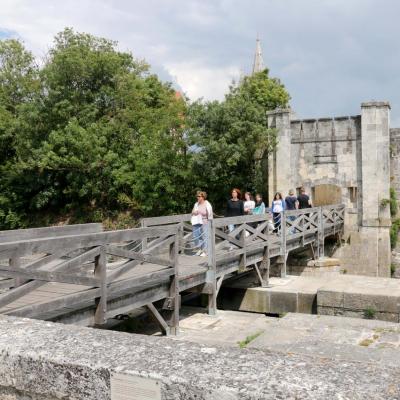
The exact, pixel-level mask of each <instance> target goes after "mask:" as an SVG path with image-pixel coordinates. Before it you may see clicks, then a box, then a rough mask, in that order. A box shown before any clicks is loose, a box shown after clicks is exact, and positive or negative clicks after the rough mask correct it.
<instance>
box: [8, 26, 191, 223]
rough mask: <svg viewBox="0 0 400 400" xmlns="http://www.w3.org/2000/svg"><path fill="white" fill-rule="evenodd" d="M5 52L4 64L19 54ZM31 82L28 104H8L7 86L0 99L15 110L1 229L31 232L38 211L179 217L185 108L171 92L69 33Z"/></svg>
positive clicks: (134, 65) (99, 43)
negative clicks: (169, 214) (34, 82)
mask: <svg viewBox="0 0 400 400" xmlns="http://www.w3.org/2000/svg"><path fill="white" fill-rule="evenodd" d="M14 45H15V46H14V48H13V49H11V50H10V51H9V53H10V55H9V56H8V57H9V58H10V59H12V58H14V59H18V57H20V56H19V53H21V52H22V53H23V54H25V53H24V52H25V50H24V49H23V46H22V45H21V44H20V43H18V42H15V43H14ZM26 54H29V53H26ZM20 58H21V57H20ZM28 58H29V57H28ZM28 58H27V59H28ZM29 60H33V59H32V58H30V59H29ZM3 65H4V66H5V67H4V68H2V66H3ZM7 65H8V64H6V63H3V64H2V65H1V66H0V76H2V74H3V75H4V74H5V73H6V72H7V68H6V66H7ZM17 78H18V77H17ZM22 78H23V76H22V77H19V78H18V79H16V82H17V83H18V82H19V84H20V86H21V87H23V84H24V81H23V79H22ZM37 79H38V82H39V84H38V85H37V86H38V89H37V90H36V91H35V92H34V93H33V95H32V96H27V95H24V96H21V97H19V98H17V95H18V93H19V92H21V89H19V86H18V85H14V86H9V85H6V86H7V90H8V92H7V94H6V95H5V96H3V97H4V100H3V99H1V100H0V106H2V107H3V108H5V109H6V110H8V108H11V107H8V103H10V104H13V105H14V108H16V109H17V110H18V113H17V115H16V118H15V121H13V124H11V123H10V124H8V125H13V126H14V130H13V131H11V130H10V129H7V134H10V132H17V133H18V135H17V136H16V137H15V141H14V142H13V143H12V144H11V146H10V147H9V150H8V151H9V153H10V157H9V159H8V160H7V162H5V163H4V164H3V165H2V166H1V172H2V174H1V177H0V192H1V193H2V198H1V199H0V226H2V227H16V226H22V225H30V224H32V223H34V221H35V219H36V217H37V215H43V214H46V213H50V214H54V216H55V218H60V216H61V215H62V214H68V215H72V216H74V215H82V216H83V221H90V220H96V219H102V218H104V216H105V215H107V214H109V213H116V212H118V211H119V210H124V209H127V208H128V209H134V210H135V211H140V212H146V213H149V212H150V210H163V212H173V211H175V210H178V209H180V204H182V201H181V198H179V197H176V196H175V195H174V194H175V193H178V192H180V191H182V190H183V189H182V185H183V184H184V182H186V181H185V179H186V172H185V171H186V170H185V169H184V166H185V165H186V163H187V155H186V151H185V143H184V141H183V136H182V131H183V122H182V121H183V118H184V113H185V107H186V105H185V102H184V101H180V100H179V101H178V99H176V97H175V91H174V90H173V89H172V88H171V86H170V84H167V83H162V82H160V81H159V79H158V78H157V77H156V76H155V75H152V74H150V73H149V72H148V66H147V65H146V64H145V63H144V62H139V61H137V60H135V59H134V58H133V56H132V55H131V54H130V53H126V52H120V51H119V50H118V49H117V44H116V43H115V42H112V41H109V40H107V39H103V38H97V37H94V36H92V35H88V34H82V33H76V32H74V31H73V30H72V29H65V30H64V31H63V32H61V33H60V34H58V35H57V36H56V38H55V41H54V46H53V47H52V48H51V50H50V51H49V54H48V56H47V58H46V60H45V63H44V64H43V66H42V68H41V69H40V70H37ZM13 99H15V101H14V102H12V100H13ZM7 107H8V108H7ZM7 112H9V111H7ZM3 121H6V119H3ZM0 129H1V126H0ZM11 150H12V151H11ZM157 152H159V153H160V154H157ZM175 172H176V173H178V172H179V174H178V175H179V176H181V177H182V178H179V176H178V175H177V176H176V178H175V177H174V174H175ZM151 174H154V175H151ZM171 194H172V195H171ZM169 198H171V200H169ZM172 199H173V200H172ZM7 215H10V216H12V218H11V217H7ZM11 219H12V221H11Z"/></svg>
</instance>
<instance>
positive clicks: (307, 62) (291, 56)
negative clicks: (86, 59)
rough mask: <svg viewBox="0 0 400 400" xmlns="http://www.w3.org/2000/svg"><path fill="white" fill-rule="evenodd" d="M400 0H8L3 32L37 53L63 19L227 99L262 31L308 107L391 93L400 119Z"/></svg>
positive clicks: (276, 71)
mask: <svg viewBox="0 0 400 400" xmlns="http://www.w3.org/2000/svg"><path fill="white" fill-rule="evenodd" d="M399 22H400V1H398V0H246V1H245V0H164V1H162V0H140V1H139V0H129V1H128V0H125V1H124V0H79V1H76V0H64V1H56V0H35V1H30V0H0V38H5V37H18V38H20V39H22V40H23V41H24V42H25V44H26V46H27V47H28V48H29V49H31V50H32V51H33V52H34V53H35V55H37V56H38V57H43V55H44V54H46V52H47V50H48V48H49V47H50V46H51V43H52V38H53V36H54V35H55V34H56V33H57V32H59V31H61V30H62V29H63V28H64V27H66V26H69V27H73V28H74V29H75V30H77V31H80V32H89V33H92V34H94V35H99V36H104V37H107V38H110V39H114V40H117V41H118V42H119V47H120V48H121V49H122V50H129V51H131V52H132V53H133V54H134V55H135V56H136V57H137V58H140V59H146V61H147V62H149V63H150V64H151V65H152V69H153V71H154V72H156V73H158V74H159V75H160V77H161V78H162V79H166V80H172V81H174V82H175V83H176V84H177V85H179V87H181V88H182V90H183V91H184V92H185V93H186V94H187V95H188V96H189V97H190V98H191V99H196V98H198V97H203V98H205V99H221V98H223V95H224V93H225V92H226V91H227V89H228V85H229V83H230V82H231V80H232V79H235V78H236V79H237V78H238V76H239V75H240V73H241V71H244V73H249V72H250V71H251V66H252V62H253V57H254V50H255V39H256V36H257V34H258V35H259V37H260V39H261V41H262V48H263V57H264V61H265V64H266V66H268V68H269V69H270V72H271V75H272V76H276V77H279V78H280V79H281V80H282V82H283V83H284V84H285V85H286V87H287V88H288V90H289V92H290V95H291V97H292V101H291V106H292V107H293V108H294V110H295V111H296V112H297V114H298V115H299V116H301V117H304V118H307V117H325V116H339V115H350V114H357V113H359V112H360V103H361V102H362V101H367V100H389V101H390V103H391V105H392V115H391V118H392V126H399V127H400V40H399V39H400V23H399Z"/></svg>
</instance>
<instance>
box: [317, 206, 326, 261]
mask: <svg viewBox="0 0 400 400" xmlns="http://www.w3.org/2000/svg"><path fill="white" fill-rule="evenodd" d="M318 213H319V240H318V242H319V246H318V257H324V254H325V248H324V245H325V225H324V212H323V210H322V207H320V208H319V210H318Z"/></svg>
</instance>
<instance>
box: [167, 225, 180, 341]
mask: <svg viewBox="0 0 400 400" xmlns="http://www.w3.org/2000/svg"><path fill="white" fill-rule="evenodd" d="M182 229H183V228H182V226H179V227H178V232H177V233H176V234H175V240H174V242H173V243H172V244H171V246H170V253H169V255H170V261H171V264H172V265H173V268H174V275H173V278H172V282H171V286H170V292H169V296H170V299H172V301H173V306H172V310H171V311H172V315H171V319H170V321H169V324H170V332H171V334H172V335H178V334H179V308H180V296H179V262H178V257H179V237H180V231H181V230H182Z"/></svg>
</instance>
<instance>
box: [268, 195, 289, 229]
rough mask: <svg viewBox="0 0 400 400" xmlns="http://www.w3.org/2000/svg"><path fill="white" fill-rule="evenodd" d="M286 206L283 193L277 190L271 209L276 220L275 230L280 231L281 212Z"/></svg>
mask: <svg viewBox="0 0 400 400" xmlns="http://www.w3.org/2000/svg"><path fill="white" fill-rule="evenodd" d="M285 208H286V204H285V200H283V197H282V195H281V194H280V193H279V192H277V193H276V194H275V196H274V200H272V204H271V211H272V217H273V220H274V227H275V232H278V231H279V230H280V228H281V213H282V211H283V210H284V209H285Z"/></svg>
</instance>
